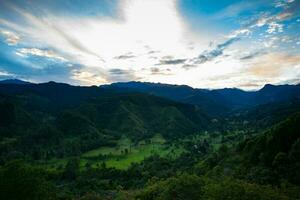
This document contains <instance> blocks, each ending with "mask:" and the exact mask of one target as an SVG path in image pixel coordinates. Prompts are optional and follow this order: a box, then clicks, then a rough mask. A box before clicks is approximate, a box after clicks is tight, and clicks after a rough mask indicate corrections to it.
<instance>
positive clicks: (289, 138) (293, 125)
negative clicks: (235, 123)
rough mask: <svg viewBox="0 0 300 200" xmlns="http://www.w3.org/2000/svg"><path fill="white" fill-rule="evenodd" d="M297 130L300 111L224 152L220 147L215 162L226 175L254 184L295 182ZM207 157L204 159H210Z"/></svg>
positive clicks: (298, 175)
mask: <svg viewBox="0 0 300 200" xmlns="http://www.w3.org/2000/svg"><path fill="white" fill-rule="evenodd" d="M299 130H300V113H296V114H294V115H292V116H289V117H288V118H287V119H285V120H283V121H281V122H279V123H277V124H275V125H274V126H272V127H271V128H269V129H268V130H266V131H264V132H263V133H262V134H259V135H257V136H255V137H252V138H248V139H246V140H244V141H241V142H240V143H239V145H238V146H236V147H235V148H233V149H231V150H227V153H226V151H225V150H224V152H225V153H224V152H223V155H222V157H220V158H219V160H218V161H215V163H218V167H219V168H218V170H220V169H221V170H222V169H224V171H225V170H226V173H227V174H230V175H233V176H236V177H237V178H242V179H246V180H247V181H249V182H256V183H258V184H272V185H278V184H279V182H280V181H281V182H282V181H288V182H290V183H293V184H296V185H299V184H300V181H299V180H300V132H299ZM210 159H212V158H209V159H207V161H209V162H211V161H210ZM209 162H207V163H206V164H208V163H209ZM204 166H205V165H204ZM213 168H214V166H210V169H213ZM215 169H216V168H215Z"/></svg>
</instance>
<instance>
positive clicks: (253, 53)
mask: <svg viewBox="0 0 300 200" xmlns="http://www.w3.org/2000/svg"><path fill="white" fill-rule="evenodd" d="M263 54H265V52H263V51H255V52H252V53H250V54H247V55H245V56H243V57H241V58H240V60H251V59H253V58H256V57H258V56H261V55H263Z"/></svg>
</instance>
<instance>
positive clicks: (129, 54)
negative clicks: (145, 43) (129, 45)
mask: <svg viewBox="0 0 300 200" xmlns="http://www.w3.org/2000/svg"><path fill="white" fill-rule="evenodd" d="M135 57H136V56H135V55H133V53H131V52H128V53H126V54H123V55H119V56H116V57H114V58H115V59H118V60H122V59H129V58H135Z"/></svg>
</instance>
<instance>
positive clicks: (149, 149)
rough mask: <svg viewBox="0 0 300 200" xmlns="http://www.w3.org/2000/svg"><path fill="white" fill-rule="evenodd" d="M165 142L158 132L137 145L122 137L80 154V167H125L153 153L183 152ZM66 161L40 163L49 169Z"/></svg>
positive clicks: (181, 149)
mask: <svg viewBox="0 0 300 200" xmlns="http://www.w3.org/2000/svg"><path fill="white" fill-rule="evenodd" d="M165 142H166V141H165V139H164V138H163V137H162V136H161V135H159V134H157V135H155V136H154V137H153V138H151V139H148V140H142V141H140V142H139V143H138V144H137V145H134V143H133V142H132V141H131V140H130V139H129V138H126V137H122V138H121V139H120V140H119V141H118V144H117V146H115V147H100V148H98V149H94V150H91V151H88V152H85V153H83V154H82V155H81V156H80V167H81V168H82V169H83V168H84V167H86V166H87V163H88V164H89V165H90V166H91V167H99V166H101V165H102V164H103V163H105V165H106V166H107V167H115V168H117V169H127V168H128V167H129V166H130V165H131V164H132V163H140V162H141V161H143V160H144V159H145V158H147V157H149V156H151V155H153V154H158V155H160V156H162V157H169V158H176V157H177V156H179V155H180V154H181V153H182V152H184V149H183V148H182V147H175V146H173V145H166V144H165ZM66 163H67V159H53V160H50V161H47V162H46V163H42V164H43V165H46V166H48V168H49V169H50V170H51V169H55V168H58V167H61V166H64V165H65V164H66Z"/></svg>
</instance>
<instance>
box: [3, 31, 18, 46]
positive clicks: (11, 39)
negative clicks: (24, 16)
mask: <svg viewBox="0 0 300 200" xmlns="http://www.w3.org/2000/svg"><path fill="white" fill-rule="evenodd" d="M0 35H3V36H4V37H5V42H6V43H7V44H8V45H17V44H18V42H19V41H20V39H21V38H20V36H19V35H17V34H16V33H14V32H11V31H7V30H0Z"/></svg>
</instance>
